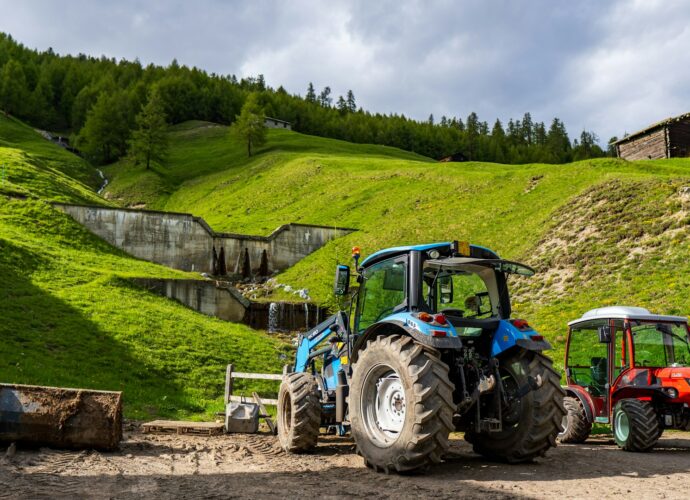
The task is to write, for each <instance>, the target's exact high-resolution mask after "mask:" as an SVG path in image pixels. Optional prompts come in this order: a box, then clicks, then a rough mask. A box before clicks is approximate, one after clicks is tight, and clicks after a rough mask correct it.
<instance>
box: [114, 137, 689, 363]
mask: <svg viewBox="0 0 690 500" xmlns="http://www.w3.org/2000/svg"><path fill="white" fill-rule="evenodd" d="M190 127H194V128H195V129H196V132H195V133H194V134H192V136H193V137H194V139H192V140H190V141H189V142H187V141H186V140H185V139H184V138H183V137H182V135H181V134H179V133H178V135H177V136H176V138H177V141H174V145H173V150H172V153H171V157H170V166H169V167H168V168H169V171H170V173H169V174H166V173H165V172H162V176H161V177H162V178H165V177H163V176H167V178H169V179H172V178H175V179H176V180H175V183H177V185H178V186H179V187H177V188H176V189H174V191H172V192H170V191H168V192H166V193H165V194H164V195H162V196H160V197H156V194H155V193H150V194H149V199H150V200H156V203H160V205H158V206H161V207H163V208H165V209H167V210H175V211H185V212H193V213H194V214H196V215H200V216H202V217H204V218H205V219H206V220H207V221H208V222H209V224H211V226H212V227H214V229H216V230H221V231H232V232H244V233H253V234H268V233H269V232H270V231H272V230H273V229H274V228H275V227H277V226H278V225H280V224H282V223H285V222H290V221H293V222H303V223H311V224H323V225H337V226H346V227H355V228H358V229H359V231H358V232H356V233H353V234H351V235H349V236H347V237H345V238H342V239H339V240H335V241H333V242H331V243H329V244H328V245H326V246H325V247H324V248H323V249H321V250H320V251H318V252H316V253H314V254H312V255H311V256H309V257H308V258H306V259H304V260H303V261H302V262H300V263H299V264H297V265H296V266H295V267H293V268H292V269H289V270H287V271H286V272H284V273H283V274H282V275H281V276H280V277H279V280H280V281H281V282H284V283H289V284H291V285H293V286H297V287H300V288H308V289H309V290H310V293H311V296H312V297H314V298H315V299H316V300H318V301H320V302H322V303H326V304H332V303H333V297H332V295H331V292H330V288H331V283H332V278H331V276H332V271H333V268H334V266H335V264H336V262H349V261H350V248H351V247H352V246H354V245H358V246H360V247H361V248H362V251H363V254H364V255H366V254H368V253H371V252H373V251H375V250H377V249H380V248H383V247H386V246H391V245H397V244H404V243H415V242H427V241H447V240H451V239H461V240H470V241H472V242H474V243H477V244H481V245H485V246H488V247H491V248H493V249H495V250H497V251H498V252H499V253H500V254H501V255H502V256H504V257H506V258H512V259H519V260H523V261H525V262H527V263H529V264H531V265H533V266H535V267H536V268H537V269H539V270H540V271H541V272H540V274H539V275H538V276H537V277H535V278H533V279H532V280H531V281H526V282H517V283H515V284H514V287H515V289H516V291H517V292H518V293H517V295H516V314H521V315H525V316H527V317H528V318H529V319H530V320H531V321H532V322H533V323H534V324H535V325H536V326H537V327H539V328H541V329H542V330H543V331H544V333H545V334H546V335H547V336H548V337H549V338H551V339H552V340H555V341H556V344H557V345H558V346H559V348H562V342H561V341H560V340H557V339H559V337H561V336H562V335H563V334H564V332H565V323H566V322H567V321H568V320H570V319H574V318H576V317H578V316H579V315H581V314H582V313H583V312H584V311H586V310H588V309H589V308H592V307H597V306H601V305H606V304H613V303H627V304H635V305H641V306H646V307H649V308H650V309H653V310H657V311H659V312H663V313H669V314H688V311H690V297H688V296H687V294H686V293H684V292H683V290H687V289H688V288H690V273H688V271H690V268H689V267H688V256H690V248H689V247H688V241H689V240H688V226H689V225H688V221H689V219H688V203H689V201H688V197H687V195H682V194H681V190H682V188H683V187H684V186H688V185H690V160H662V161H641V162H625V161H621V160H615V159H599V160H587V161H582V162H578V163H572V164H565V165H545V164H528V165H499V164H487V163H472V162H470V163H455V164H443V163H436V162H428V161H424V159H422V158H414V159H411V158H409V157H405V156H404V155H396V156H394V155H390V156H385V155H380V156H377V157H373V156H372V154H371V152H366V153H363V154H357V148H360V146H355V145H351V146H350V149H347V150H340V151H336V150H333V151H332V152H330V153H329V152H328V151H324V150H321V149H318V148H316V147H314V148H309V147H307V146H308V145H309V144H310V143H311V142H312V140H313V138H311V137H309V136H300V135H298V134H295V133H290V132H281V134H282V135H281V136H279V137H276V136H275V135H272V136H271V137H270V138H269V142H268V144H267V146H266V148H265V149H264V150H263V151H261V152H260V153H259V154H258V155H256V157H254V158H253V159H251V160H250V161H247V159H246V158H242V157H239V159H238V160H236V161H234V160H233V158H231V157H229V156H228V157H226V158H225V159H223V160H222V161H219V162H218V163H217V168H218V171H216V172H214V173H210V174H209V173H208V172H209V167H208V160H207V159H205V160H203V161H200V163H199V165H200V166H199V167H198V168H196V167H195V166H194V163H193V162H189V161H186V162H185V163H184V164H183V163H182V162H179V161H178V160H177V159H176V158H179V157H180V156H181V151H184V152H185V154H184V157H185V159H186V160H189V159H190V158H194V157H195V155H194V153H193V150H194V148H195V147H196V146H195V145H203V147H202V150H203V151H218V150H220V149H221V148H228V147H229V146H227V144H228V141H229V139H228V138H227V136H226V135H225V134H221V133H219V132H214V133H213V134H212V133H211V132H209V130H213V129H204V128H201V127H199V126H197V125H193V124H190ZM202 138H203V139H202ZM288 141H295V142H298V143H299V144H300V147H301V149H300V152H299V153H297V152H293V151H290V152H286V151H284V150H283V149H281V147H279V146H278V145H280V144H282V145H283V146H282V148H285V144H286V142H288ZM235 147H237V148H239V145H236V146H235ZM236 158H237V157H236ZM183 165H184V166H183ZM111 168H112V170H110V171H111V172H113V171H114V170H115V169H116V168H117V166H114V167H111ZM223 168H224V170H222V169H223ZM181 169H183V170H184V171H185V175H186V176H187V177H188V180H186V181H182V178H181V177H176V175H177V174H175V172H177V171H179V170H181ZM128 172H130V175H131V172H132V171H131V170H129V171H128ZM196 172H199V173H200V174H199V175H198V176H195V175H194V174H195V173H196ZM204 174H206V175H204ZM113 185H114V187H117V185H118V178H117V177H116V178H115V181H114V183H113ZM168 185H172V183H170V184H168ZM163 200H164V203H163ZM557 355H558V356H560V354H557Z"/></svg>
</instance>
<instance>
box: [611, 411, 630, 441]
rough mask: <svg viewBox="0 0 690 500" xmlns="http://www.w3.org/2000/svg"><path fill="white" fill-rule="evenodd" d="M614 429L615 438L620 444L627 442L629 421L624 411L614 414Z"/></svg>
mask: <svg viewBox="0 0 690 500" xmlns="http://www.w3.org/2000/svg"><path fill="white" fill-rule="evenodd" d="M614 427H615V432H616V438H618V440H619V441H621V442H625V441H627V440H628V436H630V420H628V415H627V414H626V413H625V412H624V411H622V410H621V411H619V412H618V413H617V414H616V420H615V425H614Z"/></svg>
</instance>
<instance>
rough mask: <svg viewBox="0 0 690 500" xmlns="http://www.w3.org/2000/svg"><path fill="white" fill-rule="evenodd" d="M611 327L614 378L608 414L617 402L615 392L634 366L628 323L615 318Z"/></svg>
mask: <svg viewBox="0 0 690 500" xmlns="http://www.w3.org/2000/svg"><path fill="white" fill-rule="evenodd" d="M611 327H612V329H613V335H612V339H611V370H612V374H613V375H612V379H613V381H612V382H611V390H610V395H611V397H609V398H608V401H607V406H608V414H609V415H610V414H611V412H612V411H613V406H614V405H615V404H616V401H615V400H614V398H613V397H612V396H613V393H614V392H615V391H616V389H618V388H619V387H620V386H621V385H624V384H625V383H626V382H624V379H627V378H628V377H627V375H628V374H629V373H630V369H631V366H632V363H631V360H632V359H633V358H632V342H631V339H630V328H629V327H628V325H627V324H625V325H624V324H623V321H622V320H615V321H612V322H611Z"/></svg>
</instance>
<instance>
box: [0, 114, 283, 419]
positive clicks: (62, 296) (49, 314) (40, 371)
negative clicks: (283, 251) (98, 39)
mask: <svg viewBox="0 0 690 500" xmlns="http://www.w3.org/2000/svg"><path fill="white" fill-rule="evenodd" d="M0 143H2V144H3V146H0V165H3V164H5V165H8V167H7V177H6V178H4V179H3V181H0V182H2V183H1V184H0V276H2V282H1V283H2V286H0V318H2V322H0V338H2V342H0V381H2V382H8V383H25V384H41V385H58V386H68V387H70V386H71V387H85V388H95V389H109V390H123V391H124V398H125V414H126V415H127V416H129V417H133V418H149V417H151V416H154V415H162V416H170V417H187V416H190V415H191V416H199V415H200V414H206V415H210V414H212V413H213V412H215V411H219V410H221V409H222V406H223V404H222V394H223V379H224V373H225V365H226V364H227V363H228V362H230V361H232V362H233V363H234V364H235V365H236V366H237V369H239V370H244V371H273V372H279V371H280V368H281V366H282V364H283V363H284V361H283V360H282V358H284V353H285V350H286V347H285V344H284V343H283V342H281V341H279V340H277V339H275V338H273V337H270V336H268V335H266V334H264V333H261V332H257V331H254V330H251V329H250V328H247V327H245V326H243V325H236V324H231V323H227V322H224V321H220V320H216V319H213V318H209V317H207V316H204V315H201V314H198V313H196V312H194V311H192V310H190V309H188V308H186V307H184V306H182V305H181V304H178V303H177V302H174V301H171V300H168V299H165V298H163V297H159V296H156V295H153V294H151V293H149V292H147V291H145V290H143V289H141V288H138V287H136V286H133V285H131V284H130V283H129V282H128V281H127V278H128V277H133V276H137V277H192V275H191V274H187V273H182V272H177V271H173V270H170V269H168V268H165V267H163V266H158V265H155V264H151V263H148V262H144V261H140V260H137V259H133V258H131V257H129V256H128V255H126V254H125V253H124V252H121V251H119V250H117V249H115V248H113V247H112V246H110V245H108V244H107V243H105V242H104V241H102V240H101V239H99V238H97V237H96V236H94V235H92V234H91V233H90V232H88V231H87V230H85V229H84V228H83V227H82V226H80V225H79V224H77V223H76V222H75V221H74V220H72V219H71V218H70V217H69V216H67V215H65V214H63V213H62V212H60V211H58V210H56V209H54V208H52V206H51V205H50V204H49V203H47V202H48V201H56V200H59V201H67V202H81V203H94V204H98V203H104V200H103V199H102V198H100V197H99V196H98V195H96V194H95V193H94V192H93V190H92V189H91V188H90V186H89V185H87V184H86V183H84V182H82V181H81V180H79V179H87V178H88V177H89V175H90V173H92V171H93V169H92V167H90V166H89V165H88V164H87V163H85V162H83V161H82V160H81V159H79V158H78V157H76V156H74V155H71V154H70V153H68V152H66V151H64V150H62V149H61V148H59V147H57V146H55V145H53V144H51V143H49V142H48V141H45V140H44V139H43V138H41V136H40V135H38V134H35V133H34V131H33V130H31V129H30V128H29V127H26V126H25V125H23V124H21V123H19V122H16V121H15V120H12V119H7V118H5V117H0ZM72 175H74V176H76V178H75V177H72ZM261 387H262V386H256V385H254V386H252V388H255V389H256V388H261ZM271 387H272V386H271ZM239 389H242V387H239ZM272 389H275V388H273V387H272Z"/></svg>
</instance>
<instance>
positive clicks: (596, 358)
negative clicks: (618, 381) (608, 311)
mask: <svg viewBox="0 0 690 500" xmlns="http://www.w3.org/2000/svg"><path fill="white" fill-rule="evenodd" d="M602 325H603V323H596V324H595V323H590V324H587V325H583V326H581V327H577V328H573V330H572V331H571V333H570V345H569V347H568V368H570V373H571V378H572V380H573V382H574V383H575V384H577V385H579V386H582V387H585V388H588V390H589V393H590V394H591V395H592V396H604V395H605V394H606V387H605V386H606V383H607V382H608V377H607V371H608V369H607V368H608V361H607V359H608V357H607V351H608V344H605V343H600V342H599V334H598V327H599V326H602Z"/></svg>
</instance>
